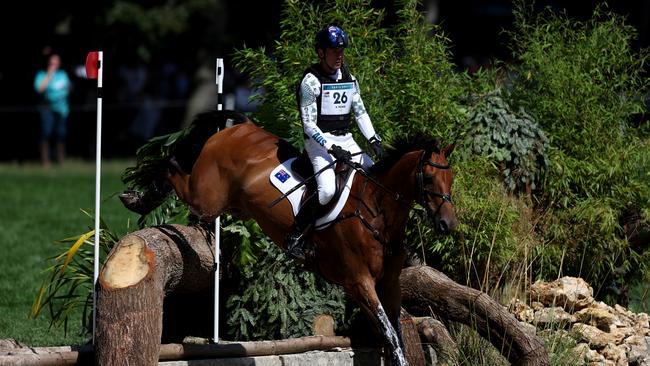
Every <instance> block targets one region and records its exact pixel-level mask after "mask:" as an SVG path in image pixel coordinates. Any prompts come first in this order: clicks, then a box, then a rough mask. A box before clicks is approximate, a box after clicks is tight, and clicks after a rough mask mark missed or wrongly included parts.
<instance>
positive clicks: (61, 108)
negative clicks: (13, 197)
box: [34, 53, 72, 168]
mask: <svg viewBox="0 0 650 366" xmlns="http://www.w3.org/2000/svg"><path fill="white" fill-rule="evenodd" d="M46 56H47V66H46V68H45V69H44V70H39V71H38V72H37V73H36V77H35V78H34V89H36V92H38V94H39V95H41V96H42V98H43V103H42V105H41V106H40V108H39V109H40V113H41V138H40V144H39V148H40V156H41V164H42V165H43V166H44V167H46V168H47V167H49V166H50V142H51V141H54V142H55V143H56V160H57V162H58V163H59V164H62V163H63V161H64V159H65V138H66V132H67V130H66V128H67V126H66V125H67V120H68V115H69V114H70V105H69V102H68V96H69V94H70V91H71V89H72V83H71V82H70V78H69V77H68V74H67V73H66V72H65V71H64V70H62V69H61V68H60V67H61V57H60V56H59V55H58V54H56V53H46Z"/></svg>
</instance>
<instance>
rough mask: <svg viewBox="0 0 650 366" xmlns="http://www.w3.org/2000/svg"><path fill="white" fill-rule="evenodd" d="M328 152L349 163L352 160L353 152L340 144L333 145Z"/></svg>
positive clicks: (335, 157)
mask: <svg viewBox="0 0 650 366" xmlns="http://www.w3.org/2000/svg"><path fill="white" fill-rule="evenodd" d="M328 152H329V153H330V154H331V155H332V156H333V157H334V159H336V160H338V161H342V162H347V163H349V162H350V160H352V154H350V152H349V151H347V150H344V149H343V148H341V147H340V146H338V145H332V148H331V149H330V150H329V151H328Z"/></svg>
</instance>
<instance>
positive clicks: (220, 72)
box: [214, 58, 223, 343]
mask: <svg viewBox="0 0 650 366" xmlns="http://www.w3.org/2000/svg"><path fill="white" fill-rule="evenodd" d="M216 83H217V110H219V111H220V110H221V109H222V108H223V101H222V100H221V99H222V97H223V59H222V58H217V79H216ZM220 229H221V217H220V216H217V218H216V219H215V220H214V343H219V254H220V253H221V238H220Z"/></svg>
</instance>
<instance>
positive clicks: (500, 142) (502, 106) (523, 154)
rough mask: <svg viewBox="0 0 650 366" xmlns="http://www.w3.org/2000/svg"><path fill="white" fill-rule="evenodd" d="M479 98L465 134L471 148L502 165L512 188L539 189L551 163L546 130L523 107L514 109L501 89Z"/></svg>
mask: <svg viewBox="0 0 650 366" xmlns="http://www.w3.org/2000/svg"><path fill="white" fill-rule="evenodd" d="M477 99H478V101H477V103H476V105H475V106H474V108H472V110H471V111H472V112H471V115H470V117H469V123H468V124H467V132H466V136H465V141H466V142H467V143H468V144H469V145H470V146H469V149H470V150H472V151H473V152H474V153H477V154H481V155H485V156H487V157H488V158H490V159H492V160H494V161H496V162H497V163H498V164H499V165H500V167H501V174H502V175H503V178H504V181H505V184H506V186H507V187H508V189H509V190H510V191H515V190H519V191H524V190H526V188H527V187H530V188H531V189H535V182H536V180H537V177H538V176H539V172H540V170H541V169H543V168H545V167H546V166H547V165H548V157H547V150H548V148H549V144H548V139H547V138H546V136H545V135H544V132H542V130H541V129H540V128H539V126H538V125H537V123H535V121H534V120H533V118H532V117H531V116H530V115H529V114H528V113H526V111H524V110H523V108H519V111H517V112H515V111H513V110H512V108H511V107H510V105H509V104H507V103H506V102H505V101H504V100H503V99H502V98H501V91H500V89H497V90H496V91H495V92H493V93H489V94H486V95H482V96H479V97H478V98H477Z"/></svg>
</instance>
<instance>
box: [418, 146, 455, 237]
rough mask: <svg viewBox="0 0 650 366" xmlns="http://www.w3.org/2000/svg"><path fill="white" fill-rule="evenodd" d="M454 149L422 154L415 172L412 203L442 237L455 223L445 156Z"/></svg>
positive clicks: (451, 175)
mask: <svg viewBox="0 0 650 366" xmlns="http://www.w3.org/2000/svg"><path fill="white" fill-rule="evenodd" d="M453 150H454V145H453V144H451V145H448V146H446V147H444V148H443V149H441V150H440V151H432V152H427V151H426V150H425V151H423V152H422V157H421V158H420V162H419V164H418V170H417V172H416V184H417V188H416V189H417V191H416V200H417V201H418V203H419V204H421V205H422V206H423V207H424V208H425V209H426V210H427V213H428V214H429V216H430V217H432V218H433V221H434V224H435V229H436V230H437V231H438V232H440V233H443V234H446V233H449V232H451V231H452V230H454V229H455V228H456V226H457V225H458V220H457V219H456V212H455V211H454V205H453V203H452V201H451V185H452V182H453V179H454V177H453V174H452V170H451V166H450V165H449V163H448V162H447V157H448V156H449V154H451V152H452V151H453Z"/></svg>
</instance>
